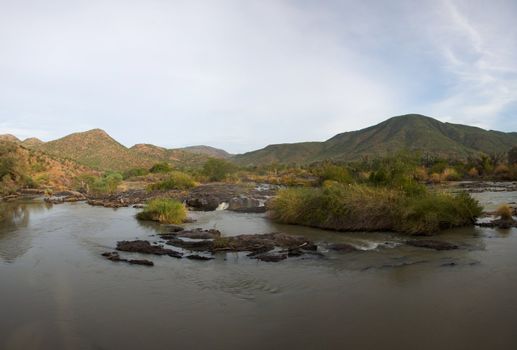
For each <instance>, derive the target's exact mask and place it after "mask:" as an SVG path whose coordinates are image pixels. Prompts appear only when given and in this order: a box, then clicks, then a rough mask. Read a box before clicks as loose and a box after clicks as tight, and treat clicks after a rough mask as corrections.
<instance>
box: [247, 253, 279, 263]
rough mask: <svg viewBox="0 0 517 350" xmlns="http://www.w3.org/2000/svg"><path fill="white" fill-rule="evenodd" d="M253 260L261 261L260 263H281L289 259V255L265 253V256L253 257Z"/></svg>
mask: <svg viewBox="0 0 517 350" xmlns="http://www.w3.org/2000/svg"><path fill="white" fill-rule="evenodd" d="M252 258H253V259H257V260H260V261H265V262H279V261H282V260H285V259H287V254H270V253H264V254H257V255H253V256H252Z"/></svg>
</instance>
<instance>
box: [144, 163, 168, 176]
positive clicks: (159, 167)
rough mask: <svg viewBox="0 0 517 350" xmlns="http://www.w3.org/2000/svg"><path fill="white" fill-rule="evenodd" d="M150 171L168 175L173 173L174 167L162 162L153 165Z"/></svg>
mask: <svg viewBox="0 0 517 350" xmlns="http://www.w3.org/2000/svg"><path fill="white" fill-rule="evenodd" d="M149 171H150V172H151V173H153V174H160V173H168V172H170V171H172V167H171V166H170V164H169V163H166V162H162V163H157V164H155V165H153V166H152V167H151V169H149Z"/></svg>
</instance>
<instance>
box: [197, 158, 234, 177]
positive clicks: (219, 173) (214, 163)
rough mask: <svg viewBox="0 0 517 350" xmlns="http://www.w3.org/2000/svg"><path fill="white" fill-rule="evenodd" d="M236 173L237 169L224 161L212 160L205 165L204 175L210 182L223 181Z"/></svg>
mask: <svg viewBox="0 0 517 350" xmlns="http://www.w3.org/2000/svg"><path fill="white" fill-rule="evenodd" d="M236 171H237V167H236V166H235V165H234V164H233V163H230V162H228V161H226V160H224V159H216V158H210V159H209V160H207V161H206V163H205V164H204V165H203V175H205V176H206V177H208V179H209V180H210V181H222V180H224V179H225V178H226V177H227V176H228V175H229V174H231V173H234V172H236Z"/></svg>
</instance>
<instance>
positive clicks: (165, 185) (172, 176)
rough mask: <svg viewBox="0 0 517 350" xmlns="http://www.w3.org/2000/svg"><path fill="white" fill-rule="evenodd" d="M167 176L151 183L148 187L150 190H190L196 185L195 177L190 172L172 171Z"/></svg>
mask: <svg viewBox="0 0 517 350" xmlns="http://www.w3.org/2000/svg"><path fill="white" fill-rule="evenodd" d="M167 176H168V177H167V178H166V179H165V180H163V181H160V182H157V183H154V184H151V185H149V186H148V187H147V189H148V190H150V191H154V190H160V191H165V190H188V189H190V188H192V187H194V186H196V182H195V181H194V179H193V178H192V177H191V176H190V175H189V174H186V173H183V172H181V171H171V172H170V173H169V174H167Z"/></svg>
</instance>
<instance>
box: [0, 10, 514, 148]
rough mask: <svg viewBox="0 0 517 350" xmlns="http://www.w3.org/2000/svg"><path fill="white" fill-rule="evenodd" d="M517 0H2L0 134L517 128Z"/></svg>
mask: <svg viewBox="0 0 517 350" xmlns="http://www.w3.org/2000/svg"><path fill="white" fill-rule="evenodd" d="M516 17H517V1H515V0H491V1H485V0H479V1H478V0H465V1H461V0H421V1H413V0H407V1H406V0H391V1H384V0H376V1H374V0H350V1H349V0H341V1H338V0H298V1H295V0H205V1H198V0H185V1H180V0H45V1H40V0H16V1H13V0H0V134H2V133H11V134H14V135H16V136H18V137H19V138H21V139H24V138H27V137H33V136H34V137H39V138H41V139H43V140H45V141H48V140H52V139H56V138H59V137H63V136H65V135H67V134H69V133H72V132H78V131H85V130H89V129H93V128H101V129H104V130H106V131H107V132H108V133H109V134H110V135H111V136H112V137H114V138H115V139H117V140H118V141H120V142H121V143H123V144H124V145H126V146H132V145H133V144H136V143H153V144H156V145H159V146H164V147H169V148H173V147H182V146H187V145H198V144H206V145H210V146H214V147H219V148H223V149H225V150H227V151H230V152H232V153H242V152H246V151H250V150H254V149H258V148H262V147H264V146H266V145H268V144H273V143H286V142H299V141H319V140H325V139H328V138H330V137H332V136H333V135H335V134H337V133H340V132H344V131H351V130H358V129H361V128H364V127H368V126H371V125H373V124H376V123H379V122H381V121H383V120H385V119H387V118H389V117H391V116H395V115H401V114H408V113H419V114H424V115H428V116H432V117H435V118H437V119H439V120H441V121H447V122H453V123H462V124H470V125H476V126H480V127H483V128H486V129H495V130H501V131H517V26H516V25H515V18H516Z"/></svg>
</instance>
